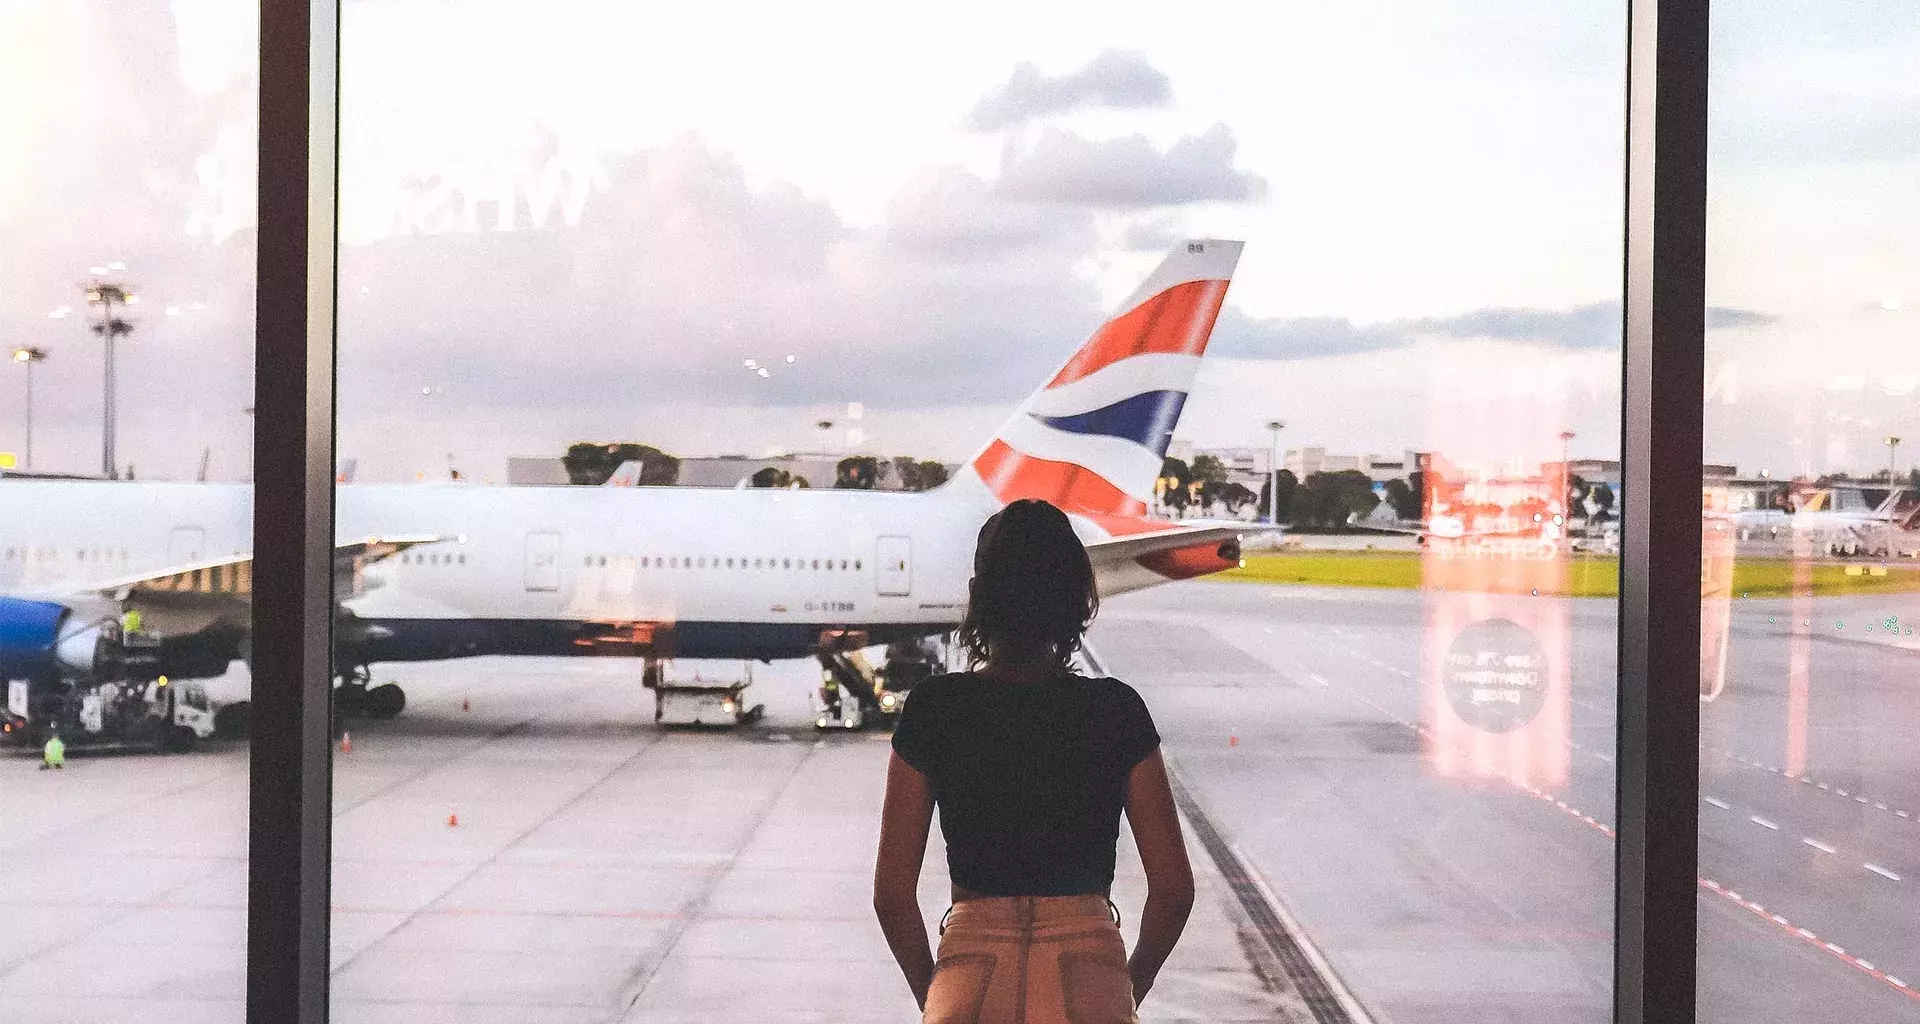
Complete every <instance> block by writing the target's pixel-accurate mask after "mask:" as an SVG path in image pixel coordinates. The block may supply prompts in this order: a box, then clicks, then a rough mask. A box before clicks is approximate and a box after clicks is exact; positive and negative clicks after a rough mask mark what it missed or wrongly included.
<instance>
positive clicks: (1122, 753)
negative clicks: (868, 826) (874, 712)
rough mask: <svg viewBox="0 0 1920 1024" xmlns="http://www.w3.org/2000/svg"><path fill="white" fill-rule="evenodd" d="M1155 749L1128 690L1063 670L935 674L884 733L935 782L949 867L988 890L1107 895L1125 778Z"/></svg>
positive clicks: (961, 879)
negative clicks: (1034, 676) (1041, 675)
mask: <svg viewBox="0 0 1920 1024" xmlns="http://www.w3.org/2000/svg"><path fill="white" fill-rule="evenodd" d="M1159 746H1160V734H1159V733H1158V732H1156V731H1155V730H1154V727H1153V717H1152V716H1151V715H1149V714H1148V713H1147V706H1146V704H1145V703H1144V702H1143V701H1141V699H1140V695H1139V694H1138V693H1135V692H1134V690H1133V687H1131V686H1128V685H1127V684H1125V683H1123V682H1121V681H1119V680H1118V679H1087V678H1085V677H1083V676H1077V675H1065V674H1063V675H1062V676H1060V677H1059V678H1056V679H1051V680H1047V681H1044V682H1038V683H1010V682H1002V681H996V680H994V679H990V678H988V677H986V676H983V675H977V674H974V673H964V672H963V673H958V674H954V675H944V676H935V677H934V678H932V679H928V680H925V681H924V682H922V683H920V684H919V685H917V686H915V687H914V688H913V692H912V694H911V695H910V696H909V697H908V698H907V705H906V707H905V708H904V709H903V710H902V711H901V713H900V722H899V724H898V726H897V727H896V728H895V730H894V733H893V749H894V750H895V751H896V752H898V753H899V755H900V757H901V759H902V760H904V761H906V762H907V763H908V764H910V765H912V766H914V767H915V768H917V769H919V770H920V772H921V773H922V774H924V775H925V776H926V777H927V781H928V782H929V783H930V784H931V786H932V789H933V798H934V801H935V803H936V804H937V806H938V807H939V809H940V831H941V832H943V833H944V834H945V835H946V838H947V871H948V874H949V875H950V876H951V877H952V878H953V880H954V881H955V882H957V883H959V884H960V885H962V886H965V887H966V888H968V889H971V890H972V891H974V892H977V893H982V894H985V895H989V896H1067V895H1073V894H1076V893H1092V892H1104V891H1106V890H1107V888H1108V887H1109V886H1111V885H1112V884H1113V855H1114V844H1115V842H1116V841H1117V840H1118V838H1119V834H1120V812H1121V810H1122V808H1123V807H1124V806H1125V804H1126V798H1127V778H1128V775H1129V773H1130V772H1132V770H1133V767H1134V765H1137V764H1139V763H1140V761H1141V760H1142V759H1144V758H1145V757H1146V756H1147V755H1148V754H1151V753H1153V751H1154V750H1155V749H1157V748H1158V747H1159Z"/></svg>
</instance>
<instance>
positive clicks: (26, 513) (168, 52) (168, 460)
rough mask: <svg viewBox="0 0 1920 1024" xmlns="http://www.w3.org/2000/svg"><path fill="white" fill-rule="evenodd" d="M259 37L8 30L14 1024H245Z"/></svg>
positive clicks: (1, 408) (26, 11)
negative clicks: (157, 1023) (160, 1023)
mask: <svg viewBox="0 0 1920 1024" xmlns="http://www.w3.org/2000/svg"><path fill="white" fill-rule="evenodd" d="M256 40H257V16H256V15H255V14H254V12H253V10H252V9H250V8H249V7H248V6H247V5H246V4H244V3H238V4H235V3H219V2H214V3H185V2H182V3H178V4H137V3H119V2H109V0H75V2H34V0H28V2H24V3H6V4H0V139H3V140H4V142H0V356H4V357H5V360H6V361H5V363H4V365H0V688H4V690H5V703H4V706H3V707H0V1006H4V1007H5V1009H4V1010H0V1016H4V1017H5V1018H6V1019H7V1020H8V1021H20V1022H35V1024H56V1022H67V1021H82V1020H86V1021H93V1020H100V1021H105V1020H113V1021H133V1020H141V1021H147V1020H163V1019H169V1020H194V1021H214V1022H222V1021H225V1022H238V1021H240V1020H242V1019H243V1017H244V1005H243V1004H244V999H245V993H246V931H247V925H246V920H247V915H246V907H247V824H248V814H247V789H248V787H247V765H248V756H247V746H246V742H245V724H246V714H247V707H248V700H249V697H250V692H249V689H250V684H249V674H248V671H247V662H246V660H245V655H246V647H245V644H244V636H245V631H246V629H247V626H248V621H249V617H248V616H249V610H248V595H249V593H250V579H251V576H250V573H249V571H248V566H249V552H250V550H251V547H252V540H251V527H252V518H251V517H252V496H251V490H250V485H249V481H250V479H251V475H252V474H251V466H250V461H251V437H252V422H251V419H250V417H249V415H248V414H249V413H250V412H251V411H252V410H251V405H252V401H253V395H252V392H253V326H254V325H253V308H254V307H253V287H254V269H253V222H254V200H253V197H254V186H253V180H254V159H255V158H254V138H255V123H256V113H255V108H256V97H257V89H256V74H255V70H254V69H255V66H256V65H257V63H258V48H257V41H256Z"/></svg>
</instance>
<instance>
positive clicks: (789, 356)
mask: <svg viewBox="0 0 1920 1024" xmlns="http://www.w3.org/2000/svg"><path fill="white" fill-rule="evenodd" d="M787 362H789V363H791V362H793V356H792V354H791V353H789V354H788V356H787Z"/></svg>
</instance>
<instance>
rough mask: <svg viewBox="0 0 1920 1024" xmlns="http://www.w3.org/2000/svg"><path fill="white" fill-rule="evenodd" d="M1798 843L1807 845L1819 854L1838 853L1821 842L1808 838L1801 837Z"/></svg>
mask: <svg viewBox="0 0 1920 1024" xmlns="http://www.w3.org/2000/svg"><path fill="white" fill-rule="evenodd" d="M1800 841H1801V842H1803V843H1805V844H1807V845H1808V846H1811V847H1813V848H1814V849H1816V850H1819V851H1820V852H1821V853H1839V852H1840V851H1838V850H1836V849H1834V848H1833V847H1831V846H1828V845H1827V844H1825V843H1823V842H1821V841H1820V840H1818V839H1814V838H1812V837H1810V836H1801V837H1800Z"/></svg>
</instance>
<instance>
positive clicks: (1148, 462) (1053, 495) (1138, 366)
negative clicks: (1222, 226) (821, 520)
mask: <svg viewBox="0 0 1920 1024" xmlns="http://www.w3.org/2000/svg"><path fill="white" fill-rule="evenodd" d="M1243 244H1244V243H1241V242H1233V241H1221V240H1216V239H1195V240H1193V241H1187V242H1182V243H1180V244H1178V245H1176V246H1175V247H1174V249H1173V251H1172V252H1171V253H1169V254H1168V255H1167V258H1166V259H1165V260H1163V261H1162V262H1161V264H1160V266H1159V268H1158V269H1156V270H1155V271H1154V272H1153V273H1152V274H1151V275H1149V276H1148V277H1147V279H1146V281H1144V282H1143V283H1141V285H1140V287H1139V288H1137V289H1135V290H1134V292H1133V294H1132V295H1130V296H1128V298H1127V300H1126V301H1125V302H1123V303H1121V305H1120V308H1119V311H1118V312H1116V313H1115V314H1114V315H1113V317H1112V318H1111V319H1109V320H1107V322H1106V323H1104V324H1102V325H1101V326H1100V329H1099V330H1097V331H1095V332H1094V333H1093V336H1092V337H1091V338H1088V339H1087V341H1086V343H1085V344H1084V345H1081V346H1080V349H1079V351H1077V352H1075V353H1074V354H1073V356H1072V357H1071V358H1069V359H1068V360H1067V361H1066V364H1065V365H1063V366H1062V367H1060V369H1059V371H1058V372H1056V373H1054V374H1053V375H1052V376H1051V377H1050V378H1048V380H1047V382H1046V383H1045V384H1043V385H1042V386H1041V387H1040V390H1038V391H1036V392H1034V393H1033V394H1032V395H1031V396H1029V397H1028V398H1027V400H1026V401H1025V402H1023V403H1021V405H1020V408H1019V409H1018V410H1017V411H1015V412H1014V414H1013V418H1012V419H1009V420H1008V421H1007V422H1006V424H1005V425H1004V426H1002V427H1001V428H1000V431H999V433H998V434H996V435H994V438H993V440H992V441H991V442H989V443H988V444H987V446H986V448H985V449H983V450H982V451H981V452H980V453H979V454H978V455H976V456H974V457H973V459H972V460H971V461H969V462H968V463H967V465H966V466H965V467H963V468H962V469H961V473H962V474H963V475H970V476H973V477H976V478H977V479H978V480H979V481H980V482H981V483H982V484H984V485H985V488H986V490H987V491H988V492H989V493H990V494H991V495H992V497H993V498H994V499H995V500H996V501H998V502H999V503H1001V504H1005V503H1007V502H1011V501H1015V500H1017V499H1020V498H1042V499H1045V500H1047V501H1050V502H1052V503H1053V504H1055V505H1058V506H1060V507H1061V508H1062V509H1065V510H1066V511H1069V512H1079V513H1092V514H1097V515H1132V516H1138V515H1144V514H1145V512H1146V508H1147V503H1148V501H1150V500H1151V499H1152V497H1153V485H1154V481H1155V480H1156V479H1157V478H1158V477H1159V475H1160V467H1161V463H1162V462H1163V461H1164V460H1165V458H1166V454H1167V443H1168V442H1169V441H1171V440H1172V438H1173V429H1174V425H1175V424H1176V423H1178V422H1179V420H1180V410H1181V407H1182V406H1183V405H1184V404H1185V403H1186V400H1187V394H1188V392H1189V391H1191V390H1192V388H1193V378H1194V374H1195V373H1197V372H1198V371H1199V369H1200V358H1201V356H1202V355H1203V354H1204V353H1205V352H1206V349H1207V340H1208V338H1209V337H1210V336H1211V335H1212V333H1213V323H1214V320H1215V318H1216V317H1218V316H1219V315H1220V305H1221V303H1222V302H1223V301H1224V300H1225V298H1226V294H1227V284H1228V282H1229V281H1230V280H1231V279H1232V277H1233V269H1234V266H1235V265H1236V264H1237V263H1238V262H1239V260H1240V250H1241V247H1242V246H1243Z"/></svg>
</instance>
